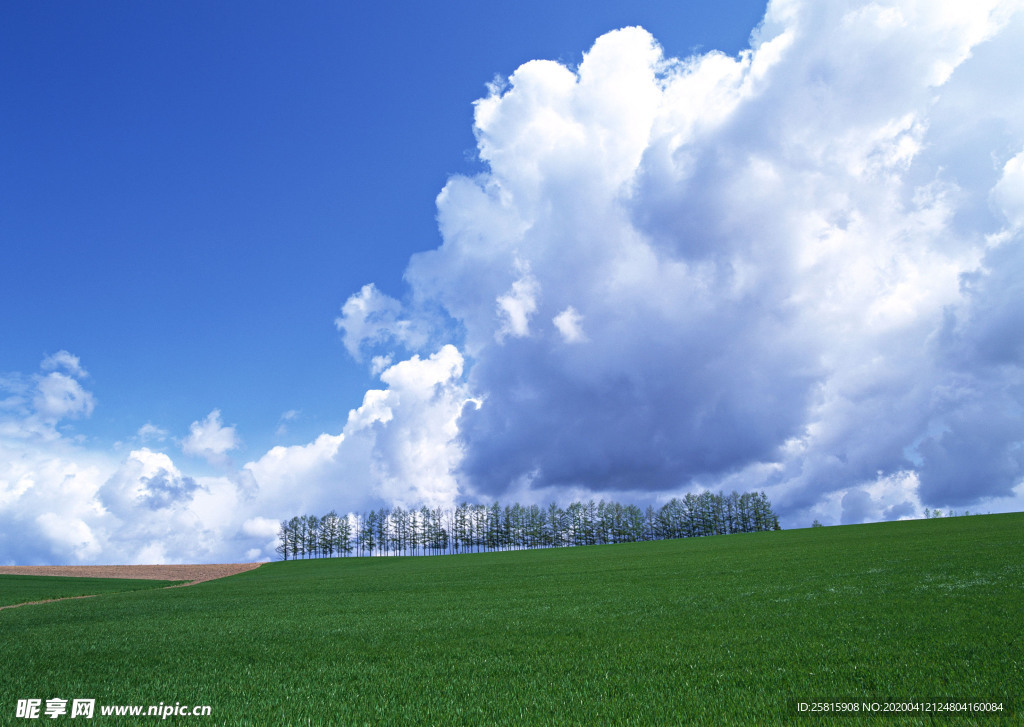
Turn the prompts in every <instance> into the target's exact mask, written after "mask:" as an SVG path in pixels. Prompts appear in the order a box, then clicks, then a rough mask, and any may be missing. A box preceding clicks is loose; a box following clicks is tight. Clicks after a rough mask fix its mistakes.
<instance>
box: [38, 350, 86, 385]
mask: <svg viewBox="0 0 1024 727" xmlns="http://www.w3.org/2000/svg"><path fill="white" fill-rule="evenodd" d="M39 368H41V369H42V370H43V371H57V370H59V369H63V370H64V371H65V372H66V373H67V374H68V375H69V376H73V377H75V378H76V379H81V378H84V377H86V376H88V375H89V374H88V373H87V372H86V370H85V369H83V368H82V364H81V361H80V360H79V358H78V356H75V355H73V354H71V353H68V352H67V351H63V350H62V351H58V352H57V353H55V354H53V355H52V356H47V357H46V358H44V359H43V362H42V363H41V364H40V365H39Z"/></svg>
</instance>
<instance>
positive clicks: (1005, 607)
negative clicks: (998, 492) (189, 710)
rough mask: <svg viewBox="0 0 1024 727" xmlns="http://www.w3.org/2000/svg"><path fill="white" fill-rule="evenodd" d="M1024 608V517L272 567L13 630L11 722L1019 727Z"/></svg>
mask: <svg viewBox="0 0 1024 727" xmlns="http://www.w3.org/2000/svg"><path fill="white" fill-rule="evenodd" d="M1022 605H1024V514H1012V515H990V516H973V517H960V518H948V519H939V520H920V521H908V522H899V523H880V524H875V525H858V526H847V527H834V528H814V529H807V530H794V531H782V532H771V533H752V534H745V535H729V536H719V537H714V538H703V539H691V540H676V541H660V542H652V543H636V544H623V545H610V546H591V547H585V548H567V549H557V550H547V551H524V552H512V553H492V554H479V555H458V556H437V557H417V558H361V559H333V560H319V561H299V562H288V563H271V564H268V565H266V566H264V567H262V568H260V569H257V570H255V571H250V572H247V573H243V574H240V575H237V576H232V577H230V578H225V579H221V580H218V581H211V582H207V583H202V584H199V585H196V586H191V587H188V588H177V589H170V590H148V591H138V592H133V593H118V594H109V595H103V596H100V597H99V598H92V599H84V600H75V601H64V602H59V603H52V604H46V605H42V606H31V607H25V608H17V609H8V610H5V611H2V612H0V674H3V679H2V681H0V694H2V701H0V723H3V724H8V723H11V722H16V721H17V722H20V723H24V724H28V723H29V722H26V721H24V720H15V719H13V718H14V715H15V704H16V702H17V700H18V699H25V698H40V699H43V700H44V704H45V700H46V699H48V698H52V697H60V698H64V699H69V700H70V699H75V698H93V699H95V700H96V704H97V717H96V718H97V719H99V720H101V721H102V723H104V724H143V723H147V722H152V721H153V720H154V719H156V720H158V719H159V718H154V717H149V718H145V717H143V718H136V719H135V720H131V719H128V718H116V717H102V718H101V717H100V716H99V711H98V710H99V705H104V704H106V705H127V704H137V705H155V704H158V703H160V702H163V703H165V704H174V703H176V702H180V703H182V704H187V705H210V706H211V708H212V715H211V716H209V717H189V718H185V717H178V718H174V717H172V718H171V721H177V722H190V723H197V724H254V725H256V724H259V725H265V724H314V725H326V724H381V725H392V724H394V725H403V724H438V725H441V724H466V725H471V724H472V725H478V724H481V725H482V724H499V725H520V724H524V725H530V724H579V725H591V724H625V725H631V724H632V725H673V724H751V725H763V724H788V723H793V722H797V723H800V724H831V723H834V722H836V721H837V716H836V715H835V714H834V713H829V714H811V713H809V712H808V713H800V712H798V708H797V704H798V703H800V702H806V703H809V704H810V703H816V702H856V703H858V704H860V703H874V702H877V703H879V704H880V705H884V704H885V703H947V702H954V703H981V702H987V703H991V702H995V703H1001V704H1002V705H1003V711H1002V712H995V713H985V714H978V713H974V714H972V713H942V714H936V713H924V712H910V713H904V714H902V715H898V716H893V715H884V714H878V715H875V716H869V717H865V716H864V715H863V714H859V715H857V716H855V717H852V718H850V719H848V720H845V721H847V722H849V723H857V724H875V723H878V724H883V723H884V724H890V723H898V724H922V725H931V724H942V725H944V724H983V725H989V724H991V725H996V724H1020V723H1021V720H1022V716H1024V714H1022V711H1021V710H1022V707H1024V702H1022V699H1024V613H1022ZM61 719H67V717H62V718H61ZM55 721H57V720H55Z"/></svg>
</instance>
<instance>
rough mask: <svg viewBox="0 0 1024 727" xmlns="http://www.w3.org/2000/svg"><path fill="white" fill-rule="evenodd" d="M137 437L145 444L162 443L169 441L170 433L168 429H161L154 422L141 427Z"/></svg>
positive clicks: (136, 434)
mask: <svg viewBox="0 0 1024 727" xmlns="http://www.w3.org/2000/svg"><path fill="white" fill-rule="evenodd" d="M135 436H136V437H138V439H139V441H140V442H143V443H145V442H151V441H152V442H162V441H164V440H165V439H167V437H168V432H167V430H166V429H161V428H160V427H158V426H156V425H155V424H153V423H152V422H146V423H145V424H143V425H142V426H141V427H139V431H138V432H136V433H135Z"/></svg>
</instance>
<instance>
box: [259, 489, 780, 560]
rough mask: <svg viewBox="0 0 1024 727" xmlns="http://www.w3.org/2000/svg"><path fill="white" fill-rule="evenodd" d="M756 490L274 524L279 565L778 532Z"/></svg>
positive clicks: (334, 516) (386, 512) (396, 511)
mask: <svg viewBox="0 0 1024 727" xmlns="http://www.w3.org/2000/svg"><path fill="white" fill-rule="evenodd" d="M779 529H780V528H779V518H778V517H777V516H776V515H775V513H774V512H773V511H772V507H771V503H770V502H768V498H767V497H766V496H765V494H764V493H763V492H761V493H743V494H740V493H738V492H733V493H731V494H729V495H723V494H722V493H718V494H715V493H712V492H702V493H700V494H696V495H695V494H687V495H686V496H685V497H683V498H673V499H672V500H670V501H669V502H667V503H665V504H664V505H663V506H661V507H660V508H655V507H653V506H650V507H648V508H647V509H646V510H644V509H641V508H639V507H637V506H636V505H621V504H619V503H617V502H606V501H605V500H601V501H600V502H594V501H593V500H590V501H589V502H585V503H584V502H574V503H572V504H571V505H569V506H568V507H566V508H564V509H563V508H561V507H559V506H558V504H557V503H551V504H550V505H548V506H547V507H540V506H539V505H520V504H519V503H516V504H514V505H505V506H501V505H499V504H498V503H496V502H495V503H494V504H491V505H471V504H467V503H463V504H461V505H459V506H458V507H456V508H455V509H454V510H452V509H443V508H428V507H423V508H420V509H419V510H415V509H405V508H402V507H395V508H391V509H387V508H381V509H379V510H370V511H368V512H365V513H350V514H348V515H338V513H337V512H335V511H331V512H329V513H327V514H326V515H323V516H319V517H318V516H316V515H305V516H296V517H293V518H291V519H290V520H284V521H282V522H281V528H280V530H279V531H278V545H277V553H278V554H279V555H280V556H281V557H282V558H283V559H284V560H292V559H297V558H323V557H327V558H332V557H336V556H348V555H360V556H363V555H440V554H447V553H466V552H477V553H479V552H481V551H495V550H520V549H524V548H556V547H564V546H574V545H601V544H605V543H628V542H636V541H641V540H664V539H667V538H692V537H701V536H706V535H724V534H728V533H748V532H755V531H761V530H779Z"/></svg>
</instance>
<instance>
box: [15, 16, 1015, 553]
mask: <svg viewBox="0 0 1024 727" xmlns="http://www.w3.org/2000/svg"><path fill="white" fill-rule="evenodd" d="M350 5H351V4H348V5H342V4H336V3H317V2H309V3H302V4H298V5H292V6H281V5H279V4H272V3H259V2H257V3H244V4H242V3H231V2H229V3H218V4H216V5H214V6H210V5H208V4H200V3H179V4H175V5H173V6H161V5H152V4H145V5H140V4H137V3H128V2H124V3H118V2H106V3H103V4H100V5H92V6H90V7H88V8H85V7H68V6H62V5H58V4H56V3H21V4H8V5H5V6H4V7H3V8H2V9H0V98H2V106H0V240H2V241H3V246H2V249H3V258H2V263H0V307H2V315H0V563H4V564H15V563H19V564H48V563H49V564H58V563H155V562H230V561H241V560H258V559H265V558H270V557H272V556H273V547H274V533H275V532H276V529H277V525H278V523H279V521H280V520H281V519H283V518H288V517H291V516H292V515H296V514H302V513H307V512H312V513H319V514H322V513H323V512H326V511H328V510H330V509H337V510H338V511H340V512H345V511H359V510H364V509H366V508H369V507H378V506H381V505H402V506H407V507H409V506H420V505H429V506H450V505H452V504H454V503H456V502H461V501H464V500H466V501H473V502H491V501H494V500H498V501H501V502H507V501H519V502H523V503H533V502H537V503H546V502H550V501H552V500H555V501H559V502H562V503H563V504H567V503H568V502H569V501H570V500H572V499H577V498H583V499H586V498H595V499H599V498H602V497H603V498H606V499H614V500H617V501H620V502H632V503H636V504H640V505H647V504H654V505H658V504H660V503H663V502H665V501H667V500H668V499H670V498H671V497H675V496H681V495H683V494H685V493H687V492H697V491H701V490H705V489H711V490H715V491H718V490H724V491H726V492H728V491H731V490H734V489H735V490H739V491H752V490H757V491H765V492H766V493H767V494H768V496H769V498H770V499H771V501H772V502H773V504H774V505H775V509H776V511H777V512H778V513H779V515H780V518H781V521H782V525H783V527H805V526H807V525H810V523H811V521H812V520H815V519H817V520H819V521H821V522H823V523H825V524H840V523H843V524H848V523H859V522H871V521H878V520H893V519H899V518H910V517H921V516H923V512H924V509H925V508H940V509H942V510H944V511H948V510H950V509H952V510H956V511H958V512H962V511H965V510H970V511H972V512H1004V511H1019V510H1024V419H1022V403H1024V388H1022V383H1024V379H1022V373H1024V372H1022V366H1024V333H1022V332H1024V288H1022V284H1021V282H1020V281H1021V280H1022V276H1021V273H1022V272H1024V247H1022V244H1024V93H1022V92H1021V90H1020V87H1019V86H1020V85H1019V79H1018V78H1017V75H1016V74H1017V71H1016V69H1017V68H1019V67H1020V65H1021V61H1022V60H1024V59H1022V58H1021V56H1022V55H1024V51H1021V50H1020V49H1021V48H1024V4H1022V3H1021V2H1019V0H1018V1H1014V2H1008V1H1005V0H1003V1H1001V0H982V1H980V2H975V3H971V4H965V3H961V2H957V1H955V0H950V1H948V2H929V3H921V2H916V1H912V0H880V1H879V2H870V3H869V2H863V1H862V0H828V1H827V2H820V1H814V2H812V1H811V0H780V1H778V2H771V3H769V4H768V5H767V6H766V5H764V4H763V3H754V2H732V3H710V2H703V1H701V2H687V3H683V2H677V3H670V2H658V3H636V2H633V3H624V2H610V1H609V2H604V3H593V2H590V3H586V4H584V3H576V2H562V3H555V4H552V3H532V2H524V3H517V4H514V6H508V7H498V6H496V5H494V6H492V4H480V3H469V2H454V3H446V4H443V5H442V6H440V7H435V6H431V7H426V6H423V5H422V4H414V3H399V4H389V5H386V6H380V5H378V6H372V7H371V6H366V7H362V6H350Z"/></svg>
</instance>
